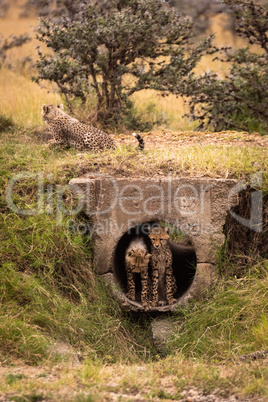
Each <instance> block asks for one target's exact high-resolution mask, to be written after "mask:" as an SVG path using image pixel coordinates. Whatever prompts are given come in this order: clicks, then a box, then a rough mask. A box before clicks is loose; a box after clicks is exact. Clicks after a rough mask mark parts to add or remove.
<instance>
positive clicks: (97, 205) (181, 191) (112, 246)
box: [70, 175, 237, 309]
mask: <svg viewBox="0 0 268 402" xmlns="http://www.w3.org/2000/svg"><path fill="white" fill-rule="evenodd" d="M235 184H236V181H235V180H224V179H203V178H173V177H167V178H114V177H109V176H104V175H103V176H102V175H96V176H92V175H85V176H82V177H80V178H77V179H72V180H71V181H70V186H71V189H72V190H73V191H74V192H76V193H77V194H79V197H80V201H81V207H82V208H83V211H84V213H85V214H87V215H88V217H89V218H90V221H91V228H92V236H93V239H94V241H95V263H96V267H97V269H98V272H99V273H100V274H109V273H110V275H108V276H109V277H110V279H113V275H112V273H113V258H114V253H115V250H116V247H117V245H118V242H119V241H120V239H121V238H122V236H123V235H124V234H125V233H126V232H128V231H129V230H130V229H131V228H133V227H136V226H138V225H141V224H143V223H145V222H153V221H159V222H165V223H167V224H170V225H173V226H175V227H177V228H179V229H180V230H181V231H182V232H183V233H184V234H186V235H187V236H188V237H189V239H190V240H191V243H192V246H193V249H194V251H195V254H196V259H197V266H196V268H197V270H196V275H195V278H194V280H193V282H192V284H191V286H190V289H189V290H188V291H187V292H186V293H185V294H184V295H182V296H181V297H180V298H179V299H178V303H180V304H182V303H184V302H185V301H186V300H187V298H189V297H191V296H192V295H193V294H195V295H196V294H197V293H199V292H202V291H204V290H205V289H207V288H209V286H210V284H211V281H212V280H213V271H214V265H215V262H216V260H215V259H216V251H217V248H218V247H219V246H221V245H222V244H223V243H224V240H225V237H224V235H223V231H222V229H223V225H224V223H225V218H226V213H227V211H228V209H229V208H231V206H233V205H235V204H236V203H237V197H236V196H235V197H234V196H231V192H230V190H231V189H232V188H233V187H234V186H235ZM117 293H118V292H117ZM119 293H120V292H119ZM121 293H124V292H121ZM121 296H122V297H123V298H124V294H123V295H121ZM126 303H127V304H128V300H127V301H126ZM132 304H133V303H132ZM136 307H137V309H139V308H140V306H139V305H138V306H136ZM167 307H168V309H171V306H167Z"/></svg>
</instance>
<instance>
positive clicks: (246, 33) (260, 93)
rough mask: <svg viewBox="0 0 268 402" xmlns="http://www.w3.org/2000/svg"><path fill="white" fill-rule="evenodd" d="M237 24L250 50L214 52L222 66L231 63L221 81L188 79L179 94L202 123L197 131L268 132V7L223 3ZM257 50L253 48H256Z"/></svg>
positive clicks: (232, 0)
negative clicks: (223, 63) (216, 53)
mask: <svg viewBox="0 0 268 402" xmlns="http://www.w3.org/2000/svg"><path fill="white" fill-rule="evenodd" d="M224 3H225V4H226V5H228V6H229V7H230V9H231V12H232V14H233V16H234V17H235V20H236V31H237V33H238V35H240V36H241V37H243V38H245V39H247V40H248V42H249V45H256V46H257V49H258V50H257V51H256V52H253V50H252V47H247V48H242V49H238V50H236V51H234V50H232V49H230V48H224V49H223V48H222V49H215V51H218V52H220V53H221V54H222V55H223V56H222V57H223V59H222V62H225V63H226V62H227V63H231V68H230V72H229V73H228V75H226V76H225V77H224V78H219V77H218V75H217V74H216V73H213V72H207V73H205V74H203V75H202V76H200V77H196V76H195V77H194V76H192V77H190V79H189V82H188V85H187V86H185V87H184V88H183V89H180V92H181V93H183V94H184V95H187V96H189V97H190V105H191V116H192V117H193V118H194V119H195V120H199V121H201V123H200V126H199V127H198V128H199V129H200V128H201V129H202V128H206V127H213V128H214V129H215V130H216V131H220V130H224V129H242V130H249V131H254V130H259V131H261V132H263V131H265V130H266V129H267V128H268V124H267V121H268V36H267V32H268V6H267V5H266V6H262V5H259V4H257V3H256V2H254V1H253V0H224ZM255 49H256V48H255Z"/></svg>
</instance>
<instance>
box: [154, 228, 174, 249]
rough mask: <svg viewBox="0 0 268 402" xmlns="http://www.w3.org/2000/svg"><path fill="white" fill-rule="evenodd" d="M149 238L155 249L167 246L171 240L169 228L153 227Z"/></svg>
mask: <svg viewBox="0 0 268 402" xmlns="http://www.w3.org/2000/svg"><path fill="white" fill-rule="evenodd" d="M149 238H150V240H151V242H152V245H153V247H155V248H161V247H163V246H165V245H166V244H167V242H168V240H169V238H170V237H169V228H168V227H165V228H163V227H161V226H153V227H152V228H150V229H149Z"/></svg>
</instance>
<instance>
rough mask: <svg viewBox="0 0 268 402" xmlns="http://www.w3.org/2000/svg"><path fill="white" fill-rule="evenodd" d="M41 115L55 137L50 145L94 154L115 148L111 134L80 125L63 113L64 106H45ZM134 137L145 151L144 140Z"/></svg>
mask: <svg viewBox="0 0 268 402" xmlns="http://www.w3.org/2000/svg"><path fill="white" fill-rule="evenodd" d="M41 115H42V116H43V119H44V122H45V123H47V124H48V126H49V131H50V133H51V134H52V136H53V140H52V142H51V143H50V145H63V146H68V147H74V148H77V149H79V150H81V151H83V150H86V149H88V150H91V151H93V152H100V151H103V150H104V149H114V148H115V144H114V141H113V139H112V138H111V137H110V136H109V134H107V133H105V132H104V131H101V130H99V129H98V128H96V127H93V126H88V125H87V124H83V123H80V122H79V121H78V120H77V119H75V118H73V117H71V116H69V115H68V114H67V113H65V112H64V111H63V105H57V106H55V105H43V106H42V110H41ZM133 135H134V137H136V138H137V140H138V142H139V149H140V150H143V149H144V141H143V138H142V137H141V136H140V135H139V134H135V133H133Z"/></svg>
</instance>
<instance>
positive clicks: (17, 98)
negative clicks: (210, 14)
mask: <svg viewBox="0 0 268 402" xmlns="http://www.w3.org/2000/svg"><path fill="white" fill-rule="evenodd" d="M11 3H12V5H11V7H10V8H9V11H8V13H7V15H6V16H5V18H3V19H1V20H0V27H1V28H0V33H1V34H2V35H3V36H4V37H7V36H9V35H20V34H25V33H27V34H28V35H30V36H31V37H32V39H33V40H32V41H31V42H28V43H27V44H25V45H23V46H22V47H18V48H14V49H12V50H10V51H9V53H8V60H7V63H9V62H10V64H12V66H13V67H12V70H9V69H7V68H5V67H4V68H2V69H1V70H0V89H1V94H2V96H1V101H0V114H5V115H7V116H12V118H13V120H14V121H15V122H18V123H20V124H24V125H37V124H42V120H41V116H40V107H41V105H42V104H43V103H57V102H60V97H59V96H58V95H57V93H56V88H54V89H53V88H52V87H51V86H50V85H49V84H46V87H45V88H40V86H38V85H37V84H35V83H33V82H31V80H30V76H31V75H32V74H33V70H30V71H29V69H30V64H31V63H26V65H25V66H24V65H23V60H24V59H25V57H31V58H32V59H33V60H35V59H36V58H37V54H36V50H35V47H36V46H37V45H38V44H40V43H39V42H38V41H37V40H36V39H35V28H36V26H37V24H38V19H37V18H35V17H31V18H30V17H27V18H24V17H22V16H21V12H22V10H21V5H22V4H23V0H17V1H15V0H14V1H11ZM226 23H227V17H226V16H224V15H218V16H216V17H215V18H214V19H213V22H212V24H211V32H213V33H215V35H216V39H215V43H216V44H217V45H220V46H233V47H240V46H242V45H244V44H245V43H244V42H243V40H242V39H240V38H237V37H234V36H233V34H232V32H231V31H226ZM212 59H213V56H205V57H203V59H202V60H201V62H200V63H199V66H198V72H199V73H200V74H201V73H203V72H205V71H207V70H214V71H217V72H218V73H219V74H220V75H224V69H225V68H227V67H226V66H223V63H220V62H218V61H212ZM44 85H45V84H44ZM133 100H135V106H136V108H137V111H138V112H140V113H141V114H146V119H148V120H149V121H150V122H155V121H159V120H160V121H161V125H160V128H169V129H171V130H191V129H194V128H195V125H196V123H194V122H191V121H189V119H186V118H183V115H184V114H185V113H186V112H187V105H186V104H185V103H184V102H183V100H182V99H181V98H180V97H176V96H175V95H170V96H168V97H164V98H163V97H162V96H161V95H160V94H158V93H156V91H153V90H144V91H140V92H139V93H137V94H135V95H134V96H133ZM89 103H90V101H89ZM88 107H89V108H90V105H88ZM158 128H159V126H156V127H155V129H156V130H157V129H158Z"/></svg>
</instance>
